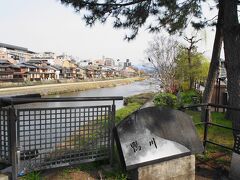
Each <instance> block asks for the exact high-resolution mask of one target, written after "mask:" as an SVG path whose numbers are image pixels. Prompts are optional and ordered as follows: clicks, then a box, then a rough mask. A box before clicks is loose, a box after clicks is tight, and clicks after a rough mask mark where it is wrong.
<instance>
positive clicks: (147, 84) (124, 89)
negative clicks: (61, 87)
mask: <svg viewBox="0 0 240 180" xmlns="http://www.w3.org/2000/svg"><path fill="white" fill-rule="evenodd" d="M158 90H159V87H158V86H157V83H156V82H155V81H154V80H149V79H148V80H144V81H138V82H134V83H131V84H127V85H121V86H116V87H111V88H99V89H91V90H86V91H80V92H70V93H64V94H60V95H51V96H45V97H51V98H52V97H103V96H123V97H128V96H132V95H136V94H140V93H147V92H156V91H158ZM111 103H112V102H103V101H101V102H70V103H69V102H64V103H63V102H54V103H53V102H51V103H34V104H25V105H21V108H22V107H23V106H24V108H41V107H44V108H48V107H78V106H83V105H84V106H92V105H100V104H101V105H108V104H111ZM121 107H123V101H116V108H117V109H119V108H121Z"/></svg>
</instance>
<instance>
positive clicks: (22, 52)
mask: <svg viewBox="0 0 240 180" xmlns="http://www.w3.org/2000/svg"><path fill="white" fill-rule="evenodd" d="M0 48H1V51H5V52H6V54H7V56H6V57H7V58H6V59H8V58H12V59H14V60H16V61H19V62H24V61H28V60H29V59H31V58H32V57H33V56H34V55H35V52H33V51H29V50H28V49H27V48H24V47H20V46H15V45H10V44H4V43H0Z"/></svg>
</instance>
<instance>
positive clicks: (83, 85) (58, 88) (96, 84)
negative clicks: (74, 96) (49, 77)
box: [0, 77, 144, 96]
mask: <svg viewBox="0 0 240 180" xmlns="http://www.w3.org/2000/svg"><path fill="white" fill-rule="evenodd" d="M141 80H144V78H141V77H134V78H125V79H114V80H104V81H91V82H75V83H61V84H45V85H36V86H25V87H11V88H2V89H0V96H6V95H20V94H33V93H38V94H41V95H42V96H46V95H54V94H62V93H68V92H76V91H85V90H89V89H97V88H106V87H115V86H118V85H125V84H129V83H133V82H135V81H141Z"/></svg>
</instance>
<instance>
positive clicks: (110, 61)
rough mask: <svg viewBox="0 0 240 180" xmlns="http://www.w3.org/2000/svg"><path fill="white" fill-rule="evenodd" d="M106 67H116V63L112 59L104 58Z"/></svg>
mask: <svg viewBox="0 0 240 180" xmlns="http://www.w3.org/2000/svg"><path fill="white" fill-rule="evenodd" d="M104 61H105V64H104V65H105V66H108V67H113V66H115V61H114V60H113V59H112V58H104Z"/></svg>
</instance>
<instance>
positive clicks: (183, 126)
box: [114, 107, 203, 180]
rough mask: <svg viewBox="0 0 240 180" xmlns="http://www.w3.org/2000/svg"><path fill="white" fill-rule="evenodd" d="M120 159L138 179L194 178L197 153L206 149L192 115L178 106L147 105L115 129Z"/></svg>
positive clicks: (124, 166)
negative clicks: (174, 108) (176, 108)
mask: <svg viewBox="0 0 240 180" xmlns="http://www.w3.org/2000/svg"><path fill="white" fill-rule="evenodd" d="M114 135H115V139H116V143H117V148H118V151H119V155H120V160H121V163H122V166H123V168H125V169H126V170H134V171H137V179H142V180H144V179H148V180H150V179H186V178H187V179H194V178H195V156H194V155H193V154H194V153H199V152H202V151H203V146H202V143H201V141H200V139H199V138H198V136H197V133H196V129H195V126H194V124H193V122H192V119H191V118H190V117H189V116H188V115H187V114H185V113H183V112H181V111H177V110H172V109H167V108H161V107H147V108H143V109H140V110H138V111H135V112H134V113H132V114H131V115H130V116H128V117H127V118H125V119H124V120H123V121H122V122H120V123H119V124H118V125H117V126H116V128H115V129H114Z"/></svg>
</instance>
